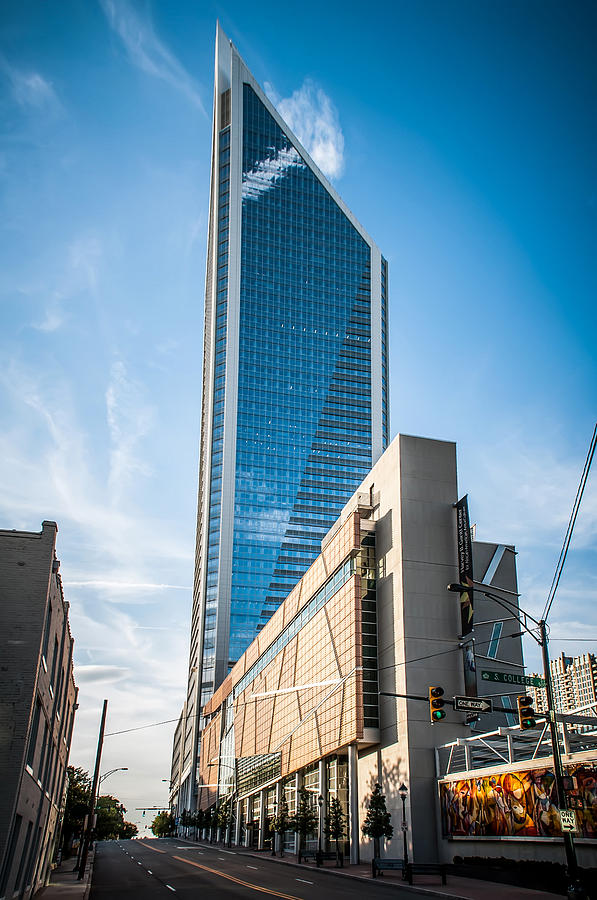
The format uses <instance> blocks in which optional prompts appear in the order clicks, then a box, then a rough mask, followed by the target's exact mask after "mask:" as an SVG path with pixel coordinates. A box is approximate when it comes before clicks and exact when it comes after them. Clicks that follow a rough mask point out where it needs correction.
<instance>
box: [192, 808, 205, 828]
mask: <svg viewBox="0 0 597 900" xmlns="http://www.w3.org/2000/svg"><path fill="white" fill-rule="evenodd" d="M193 825H194V826H195V828H196V829H197V831H198V832H199V833H201V832H202V831H203V829H204V828H205V813H204V811H203V810H202V809H198V810H197V812H196V813H195V815H194V816H193Z"/></svg>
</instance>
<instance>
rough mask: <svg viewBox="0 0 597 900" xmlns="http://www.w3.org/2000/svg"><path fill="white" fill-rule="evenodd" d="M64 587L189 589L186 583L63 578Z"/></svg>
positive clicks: (131, 589)
mask: <svg viewBox="0 0 597 900" xmlns="http://www.w3.org/2000/svg"><path fill="white" fill-rule="evenodd" d="M63 582H64V585H65V587H89V588H116V589H118V590H122V591H140V590H142V591H190V590H192V588H191V586H190V585H186V584H152V583H151V582H142V581H103V580H101V579H95V580H92V581H70V580H69V579H66V580H64V579H63Z"/></svg>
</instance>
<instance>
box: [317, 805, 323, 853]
mask: <svg viewBox="0 0 597 900" xmlns="http://www.w3.org/2000/svg"><path fill="white" fill-rule="evenodd" d="M317 805H318V807H319V829H318V831H319V855H320V856H321V837H322V831H323V797H322V796H321V794H320V795H319V797H318V798H317Z"/></svg>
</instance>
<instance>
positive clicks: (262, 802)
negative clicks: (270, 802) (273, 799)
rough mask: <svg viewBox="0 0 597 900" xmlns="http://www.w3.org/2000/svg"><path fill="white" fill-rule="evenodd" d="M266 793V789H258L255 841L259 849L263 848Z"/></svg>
mask: <svg viewBox="0 0 597 900" xmlns="http://www.w3.org/2000/svg"><path fill="white" fill-rule="evenodd" d="M266 795H267V792H266V791H259V840H258V843H257V848H258V849H259V850H263V845H264V842H265V818H266V816H265V813H266V808H267V807H266Z"/></svg>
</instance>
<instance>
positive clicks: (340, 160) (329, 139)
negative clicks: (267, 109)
mask: <svg viewBox="0 0 597 900" xmlns="http://www.w3.org/2000/svg"><path fill="white" fill-rule="evenodd" d="M265 88H266V92H267V95H268V97H269V98H270V100H271V101H272V103H273V104H274V105H275V106H276V108H277V110H278V112H279V113H280V115H281V116H282V118H283V119H284V121H285V122H287V123H288V125H289V126H290V128H291V129H292V131H293V132H294V133H295V134H296V136H297V137H298V139H299V140H300V141H301V143H302V144H303V146H304V147H305V149H306V150H307V151H308V152H309V154H310V155H311V156H312V158H313V160H314V161H315V162H316V163H317V165H318V166H319V168H320V169H321V171H322V172H323V173H324V175H326V176H327V177H328V178H340V176H341V175H342V173H343V171H344V135H343V133H342V129H341V127H340V121H339V119H338V111H337V109H336V107H335V106H334V104H333V103H332V101H331V100H330V98H329V97H328V96H327V94H326V93H325V91H323V90H322V89H321V88H320V87H317V85H316V84H315V83H314V82H313V81H312V80H311V79H310V78H306V79H305V81H304V82H303V85H302V87H301V88H299V89H298V90H296V91H294V93H293V94H292V96H291V97H285V98H280V97H279V96H278V95H277V94H276V92H275V90H274V89H273V88H272V86H271V85H269V84H267V83H266V85H265Z"/></svg>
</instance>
